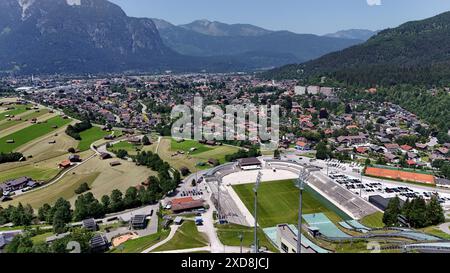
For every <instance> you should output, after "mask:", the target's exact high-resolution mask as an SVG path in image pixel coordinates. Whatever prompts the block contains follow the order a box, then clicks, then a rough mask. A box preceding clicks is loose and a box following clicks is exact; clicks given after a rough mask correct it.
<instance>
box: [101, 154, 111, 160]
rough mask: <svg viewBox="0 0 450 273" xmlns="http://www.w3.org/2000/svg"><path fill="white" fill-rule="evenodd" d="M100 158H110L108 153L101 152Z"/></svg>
mask: <svg viewBox="0 0 450 273" xmlns="http://www.w3.org/2000/svg"><path fill="white" fill-rule="evenodd" d="M100 158H101V159H102V160H106V159H108V158H111V155H110V154H108V153H101V154H100Z"/></svg>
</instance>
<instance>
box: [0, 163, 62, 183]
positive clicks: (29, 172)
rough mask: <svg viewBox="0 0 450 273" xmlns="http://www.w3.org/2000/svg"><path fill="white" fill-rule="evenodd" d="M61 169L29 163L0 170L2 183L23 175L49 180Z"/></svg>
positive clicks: (39, 179)
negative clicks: (40, 166)
mask: <svg viewBox="0 0 450 273" xmlns="http://www.w3.org/2000/svg"><path fill="white" fill-rule="evenodd" d="M58 172H59V170H58V169H57V168H56V167H55V168H48V169H47V168H39V167H35V166H33V165H27V166H24V167H21V168H14V169H11V170H6V171H2V172H0V183H3V182H6V181H8V180H11V179H16V178H19V177H22V176H28V177H30V178H33V179H34V180H36V181H47V180H49V179H52V178H53V177H55V175H57V174H58Z"/></svg>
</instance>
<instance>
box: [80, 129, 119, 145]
mask: <svg viewBox="0 0 450 273" xmlns="http://www.w3.org/2000/svg"><path fill="white" fill-rule="evenodd" d="M109 134H111V133H110V132H106V131H103V130H102V129H101V128H99V127H95V126H94V127H92V128H91V129H89V130H86V131H83V132H81V133H80V136H81V141H80V143H78V150H80V151H87V150H89V148H90V146H91V144H92V143H94V142H96V141H97V140H100V139H102V138H104V137H105V136H107V135H109Z"/></svg>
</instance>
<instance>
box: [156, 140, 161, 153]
mask: <svg viewBox="0 0 450 273" xmlns="http://www.w3.org/2000/svg"><path fill="white" fill-rule="evenodd" d="M161 139H162V137H158V144H157V145H156V149H155V154H158V150H159V144H161Z"/></svg>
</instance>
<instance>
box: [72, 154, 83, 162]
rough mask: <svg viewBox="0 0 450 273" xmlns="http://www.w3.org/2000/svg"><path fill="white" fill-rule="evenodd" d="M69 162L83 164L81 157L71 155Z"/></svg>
mask: <svg viewBox="0 0 450 273" xmlns="http://www.w3.org/2000/svg"><path fill="white" fill-rule="evenodd" d="M69 161H70V162H81V158H80V156H79V155H71V156H69Z"/></svg>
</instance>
